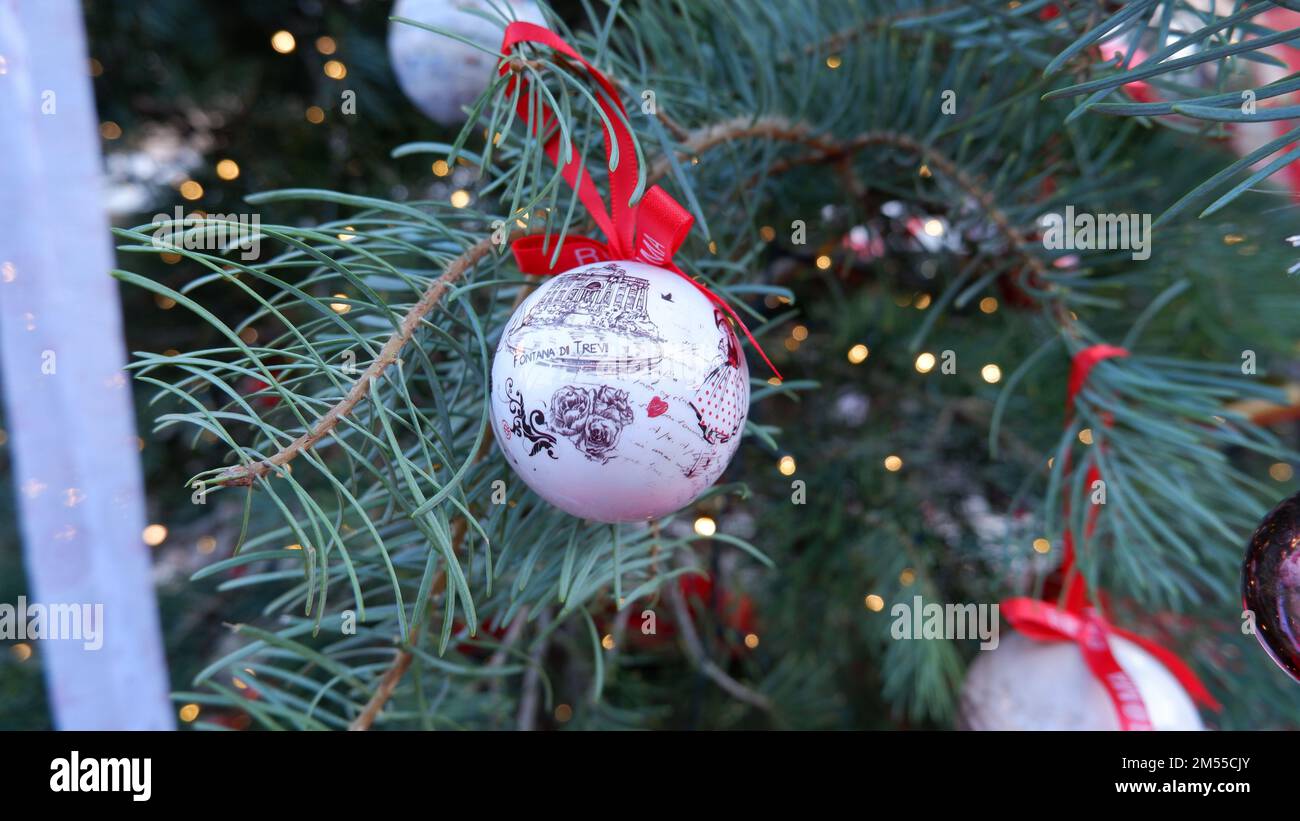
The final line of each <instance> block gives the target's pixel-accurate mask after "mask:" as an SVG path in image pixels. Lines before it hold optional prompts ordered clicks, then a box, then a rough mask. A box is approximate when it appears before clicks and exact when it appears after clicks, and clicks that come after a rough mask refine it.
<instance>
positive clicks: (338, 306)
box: [330, 294, 352, 314]
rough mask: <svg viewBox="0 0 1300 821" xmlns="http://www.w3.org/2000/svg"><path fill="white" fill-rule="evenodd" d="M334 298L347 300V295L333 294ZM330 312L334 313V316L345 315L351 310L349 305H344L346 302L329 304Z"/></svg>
mask: <svg viewBox="0 0 1300 821" xmlns="http://www.w3.org/2000/svg"><path fill="white" fill-rule="evenodd" d="M334 298H335V299H347V298H348V295H347V294H335V295H334ZM330 310H331V311H333V312H334V313H336V314H346V313H347V312H348V311H350V310H352V306H351V305H349V304H348V303H346V302H331V303H330Z"/></svg>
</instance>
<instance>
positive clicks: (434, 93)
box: [388, 0, 546, 125]
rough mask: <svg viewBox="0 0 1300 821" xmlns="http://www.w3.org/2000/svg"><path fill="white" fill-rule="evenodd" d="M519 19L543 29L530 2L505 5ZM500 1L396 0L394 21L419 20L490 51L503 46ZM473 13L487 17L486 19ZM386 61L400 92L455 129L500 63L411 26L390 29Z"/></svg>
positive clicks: (508, 1)
mask: <svg viewBox="0 0 1300 821" xmlns="http://www.w3.org/2000/svg"><path fill="white" fill-rule="evenodd" d="M504 2H505V4H506V5H508V6H509V7H510V10H511V11H512V12H513V13H514V17H515V19H517V20H522V21H524V22H528V23H536V24H538V25H545V24H546V20H545V18H543V17H542V12H541V9H539V8H538V7H537V4H536V3H534V2H533V1H532V0H504ZM501 4H502V0H498V2H495V3H489V2H488V0H397V2H396V3H395V4H394V5H393V12H392V16H394V17H405V18H407V19H408V20H417V21H419V22H421V23H427V24H428V25H431V26H437V27H438V28H440V29H443V30H444V31H450V32H453V33H455V34H459V35H460V36H461V37H464V38H466V39H467V40H472V41H473V42H475V43H479V44H480V45H482V46H483V47H484V48H486V49H488V50H489V51H491V52H496V51H497V49H499V48H500V47H501V37H502V35H503V34H504V25H505V23H504V21H502V22H497V18H498V17H500V13H499V12H498V11H497V8H499V7H500V6H501ZM474 12H478V13H480V14H487V15H488V19H484V18H483V17H480V16H478V15H477V14H475V13H474ZM388 56H389V59H390V60H391V61H392V63H393V72H394V73H395V74H396V75H397V83H398V85H400V86H401V87H402V91H403V92H404V93H405V94H406V96H407V97H409V98H410V100H411V102H413V103H415V106H416V108H418V109H420V110H421V111H423V112H424V113H425V115H426V116H428V117H429V118H430V119H432V120H434V121H435V122H439V123H441V124H443V125H457V124H459V123H463V122H464V121H465V111H464V108H465V107H466V106H468V105H469V104H471V103H473V102H474V101H475V100H477V99H478V96H479V95H480V94H482V93H483V89H485V88H487V87H488V84H489V83H490V82H491V81H492V73H493V72H494V71H495V70H496V66H497V58H496V57H495V56H494V55H493V54H489V53H487V52H484V51H482V50H480V49H476V48H474V47H473V46H471V45H468V44H466V43H462V42H460V41H459V40H454V39H452V38H450V37H447V36H445V35H442V34H435V33H434V32H432V31H429V30H427V29H422V28H418V27H416V26H413V25H411V24H410V23H399V22H397V21H393V22H391V23H389V25H388Z"/></svg>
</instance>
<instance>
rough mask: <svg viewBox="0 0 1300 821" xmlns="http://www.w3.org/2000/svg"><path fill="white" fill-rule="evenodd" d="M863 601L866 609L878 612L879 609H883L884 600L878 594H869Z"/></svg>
mask: <svg viewBox="0 0 1300 821" xmlns="http://www.w3.org/2000/svg"><path fill="white" fill-rule="evenodd" d="M863 603H864V604H866V606H867V609H868V610H870V611H871V612H873V613H879V612H880V611H881V610H884V609H885V600H884V599H883V598H881V597H880V596H877V595H876V594H875V593H871V594H869V595H868V596H867V597H866V599H864V600H863Z"/></svg>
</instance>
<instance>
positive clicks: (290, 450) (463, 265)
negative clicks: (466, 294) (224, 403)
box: [213, 229, 529, 487]
mask: <svg viewBox="0 0 1300 821" xmlns="http://www.w3.org/2000/svg"><path fill="white" fill-rule="evenodd" d="M526 233H529V232H528V231H527V230H522V229H521V230H517V231H514V232H512V233H511V234H510V241H513V240H514V239H515V238H516V237H519V236H523V235H524V234H526ZM495 247H497V244H496V242H495V241H494V239H493V237H491V236H487V237H484V238H483V239H481V240H479V241H478V242H476V243H474V245H472V246H470V247H469V249H467V250H466V251H465V252H464V253H463V254H461V255H460V256H458V257H456V259H454V260H452V262H451V264H450V265H448V266H447V270H446V272H445V273H443V274H442V276H440V277H438V278H437V279H435V280H434V281H433V282H431V283H430V284H429V287H428V288H427V289H426V290H425V292H424V294H423V295H422V296H421V297H420V299H419V300H418V301H417V302H416V303H415V304H414V305H412V306H411V308H410V310H408V311H407V312H406V314H405V316H403V317H402V321H401V324H400V327H399V329H398V330H396V331H394V332H393V334H392V335H391V336H390V337H389V338H388V340H387V341H386V342H385V343H384V346H383V348H381V349H380V351H379V355H378V356H376V357H375V359H374V361H373V362H371V363H370V365H369V366H367V367H366V369H365V370H364V371H362V372H361V374H360V375H359V376H358V377H357V380H356V382H354V383H353V384H352V387H351V389H349V390H348V392H347V394H346V395H345V396H344V397H343V398H342V399H341V400H339V401H338V402H337V403H336V404H335V405H334V406H333V407H331V408H330V409H329V410H327V411H326V412H325V414H324V415H323V416H321V418H320V419H319V420H317V421H316V424H315V425H313V426H312V428H311V430H309V431H307V432H306V433H304V434H302V435H301V436H299V437H298V438H297V439H295V440H294V441H293V442H291V443H290V444H288V445H286V446H284V447H283V448H281V449H280V450H279V451H278V452H276V453H275V454H274V455H272V456H269V457H267V458H266V459H263V460H261V461H260V462H255V463H253V464H248V465H237V466H235V467H232V468H230V469H229V470H227V471H226V472H225V473H223V474H221V475H219V476H218V477H217V478H216V479H214V480H213V481H214V484H217V485H222V486H227V487H230V486H247V485H251V484H252V483H253V482H254V481H255V480H257V479H258V478H260V477H262V476H265V475H266V474H267V473H269V472H270V471H272V470H275V469H277V468H281V467H284V466H285V465H287V464H288V463H289V462H291V461H293V459H294V458H295V457H297V456H298V454H300V453H301V452H302V451H304V450H307V449H309V448H312V447H314V446H315V445H316V443H318V442H319V441H320V440H322V439H324V438H325V437H326V436H329V434H330V433H331V432H332V431H333V430H334V428H335V427H336V426H338V424H339V422H340V421H342V419H343V417H345V416H347V415H348V414H349V413H351V412H352V411H353V410H354V409H355V408H356V406H357V405H359V404H360V403H361V400H362V399H364V398H365V397H366V395H367V394H368V393H369V391H370V383H371V382H373V381H374V380H375V379H377V378H378V377H379V376H380V375H381V374H383V372H384V370H385V369H387V368H388V366H389V365H392V364H393V363H394V362H396V361H397V359H398V356H399V355H400V354H401V351H402V348H404V347H405V346H406V343H408V342H410V341H411V338H412V337H413V336H415V332H416V330H418V329H419V327H420V322H421V321H422V320H423V319H424V317H425V316H426V315H427V314H428V313H429V312H430V311H432V310H433V309H434V308H435V307H437V305H438V303H439V302H441V301H442V297H443V296H444V295H445V294H446V293H447V290H448V289H449V288H450V287H451V286H452V285H454V284H455V283H456V282H457V281H459V280H460V279H461V277H463V276H464V275H465V273H466V272H467V271H469V270H470V269H472V268H473V267H474V265H475V264H476V263H478V261H479V260H481V259H483V258H484V257H486V256H487V255H488V254H490V253H492V251H493V249H494V248H495Z"/></svg>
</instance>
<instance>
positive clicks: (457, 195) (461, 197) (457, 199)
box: [451, 188, 469, 208]
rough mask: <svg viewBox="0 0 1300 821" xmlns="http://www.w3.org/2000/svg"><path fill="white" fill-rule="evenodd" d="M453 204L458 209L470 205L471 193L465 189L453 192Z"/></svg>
mask: <svg viewBox="0 0 1300 821" xmlns="http://www.w3.org/2000/svg"><path fill="white" fill-rule="evenodd" d="M451 204H452V205H453V206H454V207H456V208H464V207H465V206H467V205H469V192H468V191H466V190H465V189H463V188H462V189H458V190H456V191H453V192H451Z"/></svg>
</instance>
